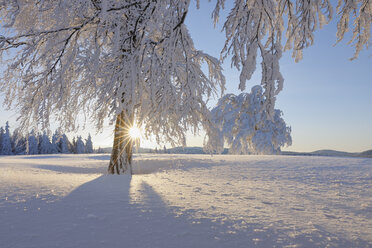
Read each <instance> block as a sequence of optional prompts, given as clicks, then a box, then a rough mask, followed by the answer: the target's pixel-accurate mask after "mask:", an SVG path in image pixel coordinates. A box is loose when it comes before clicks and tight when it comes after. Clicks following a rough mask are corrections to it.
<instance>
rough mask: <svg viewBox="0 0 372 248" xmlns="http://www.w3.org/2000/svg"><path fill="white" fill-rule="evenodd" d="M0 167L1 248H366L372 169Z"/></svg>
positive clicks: (262, 162) (321, 163)
mask: <svg viewBox="0 0 372 248" xmlns="http://www.w3.org/2000/svg"><path fill="white" fill-rule="evenodd" d="M108 160H109V156H107V155H99V154H90V155H36V156H2V157H0V219H1V222H0V247H2V248H10V247H11V248H19V247H37V248H43V247H45V248H46V247H47V248H50V247H64V248H67V247H162V248H163V247H179V248H182V247H213V248H215V247H372V208H371V206H372V160H371V159H362V158H335V157H333V158H329V157H302V156H296V157H290V156H288V157H287V156H253V155H251V156H231V155H216V156H210V155H189V154H188V155H168V154H167V155H158V154H141V155H138V156H136V157H135V159H134V165H133V167H134V168H133V169H134V172H135V175H133V176H132V177H130V176H129V175H106V174H105V171H106V167H107V163H108Z"/></svg>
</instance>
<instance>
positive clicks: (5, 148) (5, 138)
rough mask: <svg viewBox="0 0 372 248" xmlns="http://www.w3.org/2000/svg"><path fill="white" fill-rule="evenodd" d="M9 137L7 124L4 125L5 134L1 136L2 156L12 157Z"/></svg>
mask: <svg viewBox="0 0 372 248" xmlns="http://www.w3.org/2000/svg"><path fill="white" fill-rule="evenodd" d="M11 139H12V138H11V135H10V131H9V122H6V124H5V132H4V134H3V135H2V139H1V152H0V153H1V154H2V155H12V154H13V152H12V142H11Z"/></svg>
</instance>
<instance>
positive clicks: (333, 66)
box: [0, 1, 372, 152]
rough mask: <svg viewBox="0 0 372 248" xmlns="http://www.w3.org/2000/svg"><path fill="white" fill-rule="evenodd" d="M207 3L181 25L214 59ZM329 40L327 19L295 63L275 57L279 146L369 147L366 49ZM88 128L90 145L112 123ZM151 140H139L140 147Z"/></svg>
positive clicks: (100, 142) (371, 101)
mask: <svg viewBox="0 0 372 248" xmlns="http://www.w3.org/2000/svg"><path fill="white" fill-rule="evenodd" d="M227 2H229V1H227ZM213 7H214V1H212V3H208V2H207V1H201V8H200V9H199V10H197V9H196V8H195V4H194V3H192V6H191V8H190V11H189V13H188V16H187V19H186V25H187V26H188V28H189V30H190V33H191V36H192V37H193V39H194V43H195V46H196V48H197V49H200V50H203V51H205V52H207V53H209V54H211V55H213V56H215V57H217V58H219V54H220V50H221V49H222V47H223V45H224V34H223V33H221V32H220V31H221V27H222V22H221V23H219V25H218V27H217V28H214V27H213V21H212V19H211V11H212V9H213ZM224 12H225V13H227V12H228V11H226V10H225V11H224ZM221 20H222V21H223V20H224V18H223V16H222V18H221ZM335 41H336V22H335V21H333V22H332V23H330V24H329V25H327V26H325V27H324V28H323V29H321V30H319V31H317V32H316V34H315V44H314V45H313V46H312V47H310V48H307V49H305V50H304V58H303V60H302V61H300V62H299V63H295V62H294V60H293V59H292V58H291V54H290V52H286V53H284V56H283V58H282V59H281V71H282V74H283V76H284V79H285V81H284V89H283V91H282V92H281V93H280V94H279V96H278V100H277V105H276V108H278V109H281V110H282V111H283V113H284V119H285V121H286V122H287V124H288V125H290V126H291V127H292V139H293V144H292V146H291V147H288V148H284V149H283V150H292V151H314V150H319V149H335V150H342V151H350V152H358V151H364V150H368V149H372V57H371V54H372V52H371V50H368V51H366V50H363V51H362V53H361V54H360V56H359V57H358V59H356V60H353V61H350V60H349V58H351V57H352V56H353V53H354V48H353V47H351V46H350V45H347V44H346V43H347V41H348V40H345V41H343V42H342V43H339V44H337V45H336V46H334V44H335ZM259 67H260V61H258V64H257V68H258V70H257V71H256V73H255V74H254V76H253V78H252V80H251V81H250V82H248V83H247V90H248V91H249V90H250V88H251V87H252V86H253V85H256V84H260V81H261V79H260V70H259ZM224 74H225V77H226V81H227V85H226V88H227V91H226V93H235V94H239V93H240V91H239V90H238V83H239V72H238V71H237V70H235V69H232V68H231V67H230V61H226V62H225V63H224ZM2 99H3V98H2V97H0V100H2ZM213 103H216V101H212V102H211V104H212V105H213ZM6 120H10V121H11V124H12V125H13V126H15V125H16V124H15V115H14V113H12V112H6V111H4V109H3V108H0V126H3V125H5V121H6ZM86 133H87V131H85V132H82V135H83V136H86ZM90 133H91V134H92V135H93V142H94V144H95V146H97V147H98V146H111V144H112V137H111V134H112V127H108V130H107V131H105V132H104V133H102V134H100V135H97V136H95V131H94V130H91V131H90ZM203 138H204V137H203V135H202V134H201V135H200V136H199V137H192V136H191V135H190V137H189V140H188V145H189V146H202V144H203ZM155 145H156V144H154V143H151V142H147V141H143V142H142V146H151V147H154V146H155Z"/></svg>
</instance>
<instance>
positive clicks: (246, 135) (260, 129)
mask: <svg viewBox="0 0 372 248" xmlns="http://www.w3.org/2000/svg"><path fill="white" fill-rule="evenodd" d="M264 102H265V96H264V94H263V90H262V87H261V86H259V85H256V86H254V87H253V88H252V90H251V93H242V94H240V95H238V96H236V95H234V94H227V95H225V96H223V97H222V98H221V99H220V100H219V101H218V104H217V106H216V107H215V108H214V109H213V110H212V111H211V112H212V121H213V124H214V125H213V126H211V128H210V129H209V130H208V131H209V132H211V133H209V134H208V137H209V139H208V140H207V142H206V144H205V148H206V150H207V151H209V152H217V153H221V152H222V151H223V150H224V143H225V142H226V143H227V144H228V146H229V148H230V149H229V151H230V153H234V154H276V153H279V152H280V147H282V146H285V145H287V146H288V145H291V144H292V139H291V128H290V127H287V125H286V123H285V122H284V120H283V118H282V117H281V115H282V112H281V111H280V110H278V109H275V110H274V116H273V117H271V116H270V115H269V114H268V112H266V111H262V108H264Z"/></svg>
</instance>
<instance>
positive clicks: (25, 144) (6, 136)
mask: <svg viewBox="0 0 372 248" xmlns="http://www.w3.org/2000/svg"><path fill="white" fill-rule="evenodd" d="M93 152H94V150H93V143H92V137H91V136H90V134H89V135H88V138H87V139H85V140H83V138H82V137H81V136H77V137H73V139H72V141H71V142H70V141H69V139H68V138H67V136H66V135H65V134H64V133H61V132H60V131H59V130H56V131H55V132H54V134H53V135H52V136H51V137H50V136H49V135H48V134H47V132H45V131H44V132H43V133H40V132H39V133H36V132H35V131H31V132H30V133H29V134H27V135H24V134H22V133H20V132H19V131H18V130H17V129H15V130H14V131H13V133H12V134H11V132H10V127H9V123H8V122H6V124H5V128H4V127H0V155H26V154H27V155H33V154H55V153H75V154H80V153H93Z"/></svg>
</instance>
